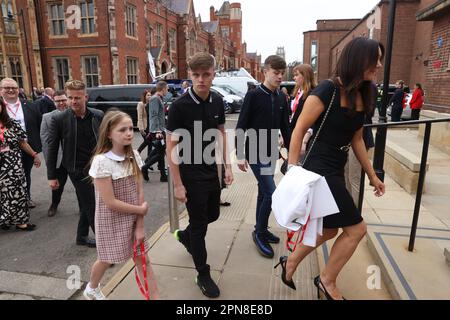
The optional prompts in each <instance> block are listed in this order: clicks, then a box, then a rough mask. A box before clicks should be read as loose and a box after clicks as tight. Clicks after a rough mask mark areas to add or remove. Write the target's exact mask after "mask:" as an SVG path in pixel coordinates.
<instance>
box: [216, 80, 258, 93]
mask: <svg viewBox="0 0 450 320" xmlns="http://www.w3.org/2000/svg"><path fill="white" fill-rule="evenodd" d="M249 84H250V85H254V86H256V85H258V84H259V83H258V81H256V80H255V79H253V78H248V77H227V76H225V77H215V78H214V80H213V86H219V85H228V86H230V87H232V88H233V89H234V90H235V91H236V92H242V93H244V95H245V94H247V90H248V87H249Z"/></svg>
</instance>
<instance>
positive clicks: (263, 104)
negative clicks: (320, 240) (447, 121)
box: [236, 56, 290, 258]
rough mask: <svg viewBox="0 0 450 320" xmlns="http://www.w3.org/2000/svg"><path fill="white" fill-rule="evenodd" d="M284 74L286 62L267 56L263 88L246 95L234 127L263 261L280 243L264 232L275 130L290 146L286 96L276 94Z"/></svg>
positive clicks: (272, 186) (269, 202) (276, 155)
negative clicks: (254, 190) (250, 178)
mask: <svg viewBox="0 0 450 320" xmlns="http://www.w3.org/2000/svg"><path fill="white" fill-rule="evenodd" d="M285 70H286V61H284V59H283V58H281V57H279V56H269V57H268V58H267V59H266V61H265V63H264V76H265V80H264V84H262V85H260V86H259V87H258V88H256V89H254V90H252V91H249V92H248V93H247V95H246V96H245V99H244V105H243V106H242V109H241V113H240V115H239V121H238V124H237V126H236V136H237V145H236V149H237V159H238V166H239V169H240V170H242V171H244V172H247V169H248V167H249V164H250V168H251V170H252V171H253V174H254V175H255V177H256V180H257V181H258V201H257V206H256V225H255V231H253V233H252V237H253V241H254V242H255V245H256V248H257V249H258V251H259V253H260V254H261V255H263V256H264V257H267V258H272V257H273V256H274V252H273V249H272V247H271V246H270V243H279V242H280V239H279V238H278V237H277V236H275V235H274V234H272V233H271V232H270V231H269V230H268V224H269V216H270V212H271V211H272V194H273V192H274V191H275V182H274V172H275V166H276V162H277V160H278V158H279V150H278V131H279V130H281V134H282V136H283V139H284V145H285V146H286V147H287V148H289V143H290V132H289V107H288V103H287V99H286V95H285V94H284V93H282V92H281V91H280V90H279V86H280V84H281V81H282V80H283V76H284V73H285ZM246 134H247V138H246V137H245V135H246ZM244 145H245V154H244Z"/></svg>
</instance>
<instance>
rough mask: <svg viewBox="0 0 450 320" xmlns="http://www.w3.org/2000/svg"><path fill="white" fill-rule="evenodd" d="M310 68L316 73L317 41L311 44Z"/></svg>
mask: <svg viewBox="0 0 450 320" xmlns="http://www.w3.org/2000/svg"><path fill="white" fill-rule="evenodd" d="M311 67H312V68H313V70H314V72H317V67H318V56H317V41H313V42H311Z"/></svg>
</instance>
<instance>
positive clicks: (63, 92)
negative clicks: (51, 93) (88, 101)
mask: <svg viewBox="0 0 450 320" xmlns="http://www.w3.org/2000/svg"><path fill="white" fill-rule="evenodd" d="M65 95H66V92H65V91H64V90H57V91H55V97H56V96H65Z"/></svg>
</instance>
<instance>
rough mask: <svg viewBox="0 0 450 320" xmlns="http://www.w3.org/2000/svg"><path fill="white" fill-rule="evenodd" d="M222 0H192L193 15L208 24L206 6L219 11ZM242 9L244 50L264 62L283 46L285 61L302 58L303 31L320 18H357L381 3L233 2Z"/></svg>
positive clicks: (375, 0)
mask: <svg viewBox="0 0 450 320" xmlns="http://www.w3.org/2000/svg"><path fill="white" fill-rule="evenodd" d="M223 2H224V1H223V0H194V7H195V13H196V15H198V14H200V15H201V17H202V21H203V22H206V21H209V7H210V6H211V5H212V6H214V7H215V9H216V10H219V9H220V7H221V6H222V4H223ZM233 2H240V3H241V7H242V15H243V17H242V20H243V30H242V31H243V41H246V42H247V51H248V52H255V51H257V52H258V53H259V54H261V55H262V58H263V60H264V59H265V58H266V57H267V56H269V55H271V54H274V53H275V52H276V50H277V47H279V46H280V47H281V46H284V47H285V50H286V60H287V61H288V62H292V61H295V60H299V61H301V60H302V58H303V32H305V31H310V30H315V29H316V21H317V20H320V19H360V18H362V17H364V16H365V15H366V14H367V13H368V12H370V11H371V10H372V9H373V8H374V7H375V6H376V5H377V4H378V2H380V0H236V1H230V3H233Z"/></svg>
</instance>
